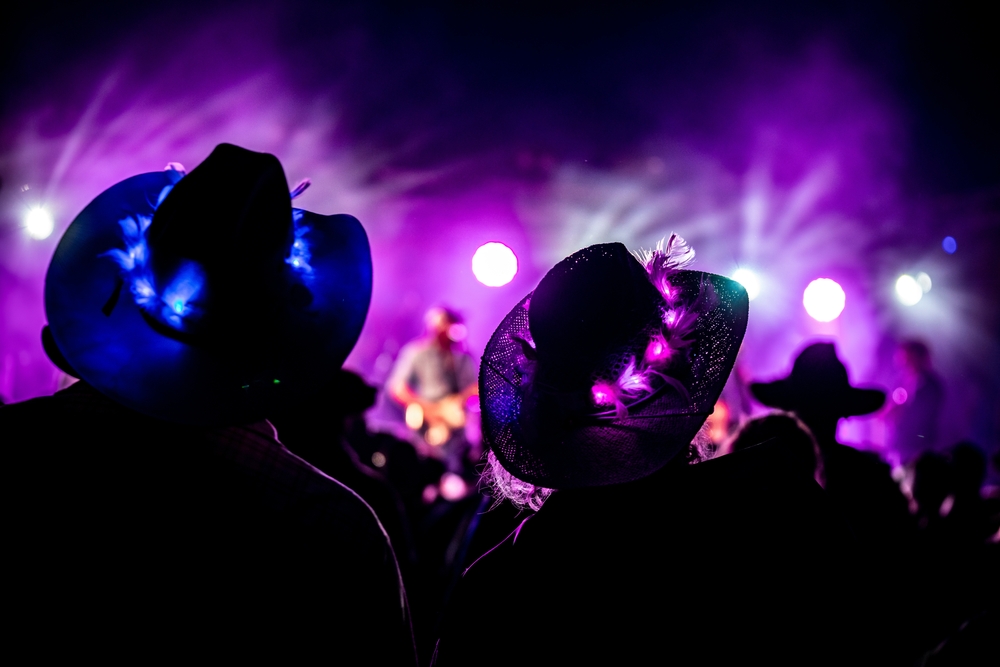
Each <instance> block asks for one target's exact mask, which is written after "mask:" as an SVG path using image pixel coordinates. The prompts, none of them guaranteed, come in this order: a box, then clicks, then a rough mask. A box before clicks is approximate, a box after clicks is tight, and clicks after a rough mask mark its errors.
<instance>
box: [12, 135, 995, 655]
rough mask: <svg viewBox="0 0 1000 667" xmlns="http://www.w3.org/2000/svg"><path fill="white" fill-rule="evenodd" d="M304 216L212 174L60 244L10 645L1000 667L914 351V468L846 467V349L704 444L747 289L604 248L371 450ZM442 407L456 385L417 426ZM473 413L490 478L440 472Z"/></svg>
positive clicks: (448, 344)
mask: <svg viewBox="0 0 1000 667" xmlns="http://www.w3.org/2000/svg"><path fill="white" fill-rule="evenodd" d="M298 191H300V189H298V188H296V190H295V191H293V193H292V195H293V197H294V195H295V194H296V192H298ZM219 201H222V202H225V204H224V205H218V204H217V203H213V202H219ZM289 201H290V200H289V193H288V188H287V184H286V182H285V179H284V173H283V171H282V168H281V165H280V163H278V161H277V159H276V158H274V157H273V156H269V155H265V154H260V153H252V152H250V151H246V150H244V149H241V148H238V147H235V146H229V145H222V146H219V147H218V148H217V149H216V150H215V151H214V152H213V153H212V155H211V156H209V158H208V159H206V160H205V162H203V163H202V164H201V165H199V166H198V167H197V168H196V169H195V170H193V171H192V172H191V173H189V174H185V172H183V170H182V168H180V167H179V165H171V166H169V167H168V169H167V170H166V171H165V172H163V173H162V174H143V175H140V176H136V177H133V178H132V179H128V180H126V181H124V182H122V183H120V184H118V185H116V186H114V187H112V188H111V189H109V190H108V191H106V192H105V193H103V194H101V195H100V196H99V197H98V198H97V199H95V201H94V202H93V203H92V204H91V205H90V206H89V207H88V208H87V209H85V211H84V212H83V213H81V214H80V216H78V218H77V219H76V220H75V221H74V223H73V225H71V227H70V228H69V230H68V231H67V233H66V235H65V237H64V239H63V242H62V243H61V244H60V246H59V249H58V250H57V252H56V255H55V257H54V259H53V262H52V266H51V267H50V271H49V275H48V278H47V292H46V312H47V315H48V319H49V326H47V327H46V328H45V329H44V331H43V334H42V336H43V343H44V345H45V349H46V352H47V353H48V355H49V357H50V358H51V359H52V361H53V363H55V364H56V365H57V366H58V367H59V368H60V369H62V370H63V371H64V372H65V373H66V375H67V376H71V377H74V378H79V381H78V382H76V383H75V384H72V385H71V386H69V387H68V388H66V389H63V390H61V391H59V392H57V393H56V394H55V395H53V396H49V397H42V398H37V399H32V400H29V401H26V402H22V403H18V404H12V405H4V406H2V407H0V428H2V432H3V433H4V442H5V444H6V445H7V448H6V450H7V452H8V454H9V456H10V457H12V461H11V462H10V463H9V464H8V480H7V484H6V487H7V489H8V502H7V503H6V507H7V508H8V509H7V517H6V519H7V521H6V525H7V526H8V527H9V531H10V532H9V537H8V545H9V550H10V554H11V556H10V559H9V560H8V563H9V565H8V568H9V570H8V572H9V573H10V575H9V580H8V586H7V596H6V599H7V600H8V604H9V610H10V614H9V616H8V618H9V619H11V620H9V624H10V628H11V633H12V636H13V637H14V638H15V639H14V640H13V642H14V643H15V644H16V645H17V646H20V647H21V648H25V649H27V648H30V650H31V651H32V654H33V655H38V656H45V657H52V658H54V659H57V660H65V659H67V658H69V659H72V658H78V657H79V656H81V655H94V656H97V655H101V656H113V658H112V659H132V660H136V659H138V660H145V659H147V658H146V656H150V655H157V656H159V655H163V656H170V657H173V658H179V659H189V658H190V656H191V655H193V652H194V651H197V652H198V654H199V655H207V656H213V657H215V656H218V657H220V658H224V659H233V658H234V657H236V658H238V659H240V658H249V659H255V658H256V659H263V658H267V659H273V660H277V661H280V662H282V663H289V664H292V663H297V662H305V661H307V660H309V661H313V660H317V659H330V660H333V661H334V662H341V663H344V664H379V665H396V664H399V665H404V664H406V665H415V664H420V665H471V664H475V665H491V664H497V665H500V664H504V665H506V664H509V663H511V662H512V661H514V662H517V663H519V664H578V663H580V664H582V663H587V664H628V665H631V664H647V663H652V662H665V663H677V664H720V665H721V664H736V663H741V664H742V663H749V662H756V661H761V662H763V663H767V664H829V665H843V664H849V663H860V664H873V665H931V666H947V665H979V664H997V662H996V661H997V660H1000V653H998V650H997V641H996V640H997V637H998V636H1000V634H998V632H1000V631H998V615H997V600H998V599H1000V590H998V580H997V573H998V571H1000V567H997V565H998V563H1000V559H998V558H997V555H998V550H1000V494H998V493H997V490H996V489H995V488H984V487H983V484H984V481H985V479H986V475H987V470H988V466H989V465H993V466H998V465H1000V461H998V457H997V456H996V455H994V456H993V458H992V460H991V461H988V460H987V455H986V453H985V452H984V450H983V449H982V448H981V447H980V446H979V445H977V444H976V443H972V442H967V441H964V442H959V443H957V444H954V445H953V446H950V447H948V446H944V444H945V443H941V442H939V441H938V440H939V437H940V432H939V430H938V425H937V421H938V420H939V419H940V417H941V415H940V411H941V405H942V401H943V392H944V388H943V384H942V382H941V380H940V378H939V377H938V376H937V374H936V373H935V372H934V371H933V369H932V368H931V364H930V351H929V348H928V347H927V346H926V345H925V344H923V343H919V342H917V341H905V342H904V343H903V344H902V346H901V348H900V350H901V351H900V356H899V360H900V364H901V367H902V368H903V372H904V376H905V382H906V391H907V392H908V395H909V397H910V400H909V401H908V402H906V401H904V402H902V403H898V402H897V409H894V410H893V411H892V413H891V417H892V419H893V420H895V424H896V426H895V438H896V442H897V443H898V447H897V449H898V451H900V452H902V460H901V462H900V463H901V465H899V466H897V467H896V469H893V468H891V467H890V465H889V464H888V463H886V462H885V461H883V460H882V459H881V458H880V457H879V456H878V455H877V454H873V453H871V452H865V451H861V450H859V449H857V448H855V447H852V446H850V445H849V444H845V443H841V442H838V440H837V426H838V423H839V421H840V420H841V419H843V418H846V417H851V416H862V415H868V414H872V413H875V412H876V411H879V410H881V409H882V408H883V404H884V403H885V399H886V395H885V393H884V392H883V391H881V390H880V389H877V388H871V387H868V388H864V387H856V386H854V385H852V384H851V383H850V381H849V380H848V373H847V368H846V367H845V365H844V364H843V362H842V361H841V360H840V359H839V358H838V355H837V350H836V347H835V345H834V344H833V343H831V342H816V343H812V344H810V345H808V346H806V347H805V348H804V349H802V350H801V351H800V352H799V353H798V354H797V356H796V357H795V359H794V363H793V364H792V370H791V372H790V374H789V375H788V376H787V377H784V378H780V379H777V380H772V381H769V382H756V383H751V384H750V385H749V393H750V395H752V396H753V399H754V401H756V403H755V404H754V406H753V407H754V409H755V410H756V412H757V413H758V415H757V416H755V417H753V418H749V419H744V420H742V421H741V422H739V423H736V424H734V425H733V428H732V429H731V433H728V434H726V437H725V438H724V439H723V440H722V441H721V442H718V443H714V444H713V443H712V442H710V440H709V438H710V436H709V434H708V431H707V430H706V427H705V426H704V424H705V423H706V420H707V419H708V418H709V416H710V415H712V414H713V412H714V411H715V410H716V404H717V401H718V400H719V398H720V396H722V395H724V391H729V392H732V391H736V393H741V390H740V388H737V389H736V390H733V389H728V390H727V389H726V386H727V380H728V382H729V384H730V386H731V385H732V383H733V380H732V379H730V378H732V377H734V376H735V374H734V373H733V372H732V371H733V367H734V364H735V360H736V355H737V353H738V352H739V349H740V345H741V343H742V339H743V333H744V330H745V327H746V322H747V317H748V301H747V296H746V293H745V291H744V290H743V288H742V287H741V286H739V285H738V284H737V283H735V282H733V281H731V280H728V279H726V278H723V277H720V276H714V275H711V274H707V273H701V272H697V271H692V270H690V269H688V268H687V264H688V262H689V261H690V259H691V256H692V255H693V253H691V252H690V249H688V248H687V246H686V245H685V244H684V242H683V240H681V239H679V238H678V237H676V236H671V237H670V239H669V241H667V243H666V245H663V246H660V247H658V248H657V249H656V250H654V251H650V252H647V253H640V254H639V255H638V259H637V258H636V256H633V255H632V254H631V253H630V252H629V251H628V250H627V249H625V248H624V246H622V245H620V244H602V245H596V246H591V247H590V248H586V249H583V250H581V251H579V252H578V253H575V254H574V255H572V256H571V257H569V258H567V259H566V260H564V261H563V262H560V263H559V264H557V265H556V266H555V267H553V268H552V270H551V271H549V272H548V274H547V275H546V276H545V278H544V279H543V280H542V281H541V282H540V283H539V285H538V287H537V288H536V289H535V290H534V291H533V292H532V293H531V294H529V295H528V296H527V297H525V299H524V300H522V301H521V302H520V303H518V304H517V306H515V308H514V309H513V310H512V311H511V312H510V313H509V314H508V315H507V316H506V317H505V318H504V319H503V320H502V322H500V323H499V325H498V327H497V329H496V332H495V333H494V335H493V337H492V339H491V340H490V343H489V345H487V347H486V351H485V353H484V355H483V359H482V362H481V367H480V374H479V383H478V386H476V385H475V383H474V382H473V380H472V379H470V378H472V377H474V373H473V372H472V371H471V370H470V369H469V368H466V367H465V366H467V365H468V364H469V363H470V362H469V361H468V359H467V358H466V357H467V356H468V355H466V354H465V353H464V352H461V353H460V352H457V351H454V352H453V344H454V342H455V341H456V340H458V338H457V334H456V333H455V331H456V330H455V329H449V327H453V326H454V325H456V324H460V322H461V320H460V317H459V316H458V315H457V314H455V313H452V312H451V311H449V310H446V309H439V312H438V315H440V317H438V316H435V317H436V319H434V318H432V319H429V320H428V326H429V327H430V329H429V330H430V331H431V333H430V334H429V336H430V338H428V340H429V341H430V342H424V343H421V346H422V347H421V346H411V347H410V348H407V349H408V352H407V355H408V356H407V359H406V360H404V362H401V363H400V364H399V365H398V366H397V371H396V372H394V373H393V377H392V380H391V382H390V385H391V386H389V387H388V389H387V391H389V392H390V393H391V394H392V396H393V398H394V399H396V400H397V401H399V402H400V403H401V404H403V405H406V406H409V405H410V404H415V405H419V406H420V407H421V414H423V415H425V417H426V419H425V420H424V421H422V422H420V423H418V424H416V426H415V427H414V432H415V436H414V438H412V439H404V438H400V437H397V435H393V434H388V433H382V432H372V431H371V430H369V427H368V425H367V423H366V420H365V413H366V411H367V410H368V409H369V408H371V407H372V405H374V403H375V401H376V396H377V393H378V389H377V388H376V387H373V386H371V385H369V384H368V383H366V382H365V380H364V379H363V378H362V377H361V376H359V375H357V374H355V373H352V372H349V371H346V370H343V369H341V365H342V363H343V360H344V358H345V357H346V355H347V352H349V351H350V349H351V347H353V345H354V343H355V341H356V340H357V337H358V335H359V334H360V327H361V324H362V323H363V321H364V318H365V313H366V312H367V308H368V300H369V299H370V290H371V258H370V253H369V250H368V245H367V239H366V237H365V236H364V231H363V229H362V228H361V226H360V224H358V221H356V220H354V219H353V218H351V217H350V216H318V215H315V214H312V213H309V212H308V211H302V210H300V209H294V208H291V207H290V205H289ZM122 210H126V211H131V212H132V215H133V216H134V217H132V218H126V220H122V219H121V218H122V216H121V211H122ZM206 211H207V213H206ZM127 220H132V222H131V223H127ZM196 223H197V224H196ZM130 225H131V226H130ZM449 331H451V333H449ZM459 333H460V332H459ZM449 336H451V338H448V337H449ZM434 341H438V342H437V343H435V342H434ZM418 348H419V349H418ZM454 349H455V350H457V348H454ZM420 354H422V355H424V356H423V357H419V358H417V357H418V355H420ZM428 355H430V356H434V357H435V358H438V357H440V359H441V360H443V361H439V362H434V363H440V364H443V366H441V367H442V368H446V369H447V368H451V369H452V374H451V375H450V376H448V375H440V373H439V370H440V369H439V368H437V367H434V366H433V364H432V362H431V361H428V359H429V358H430V356H428ZM435 355H436V356H435ZM425 357H426V358H425ZM448 364H451V366H448ZM456 364H458V365H459V366H461V369H460V370H461V372H458V371H455V368H456V366H455V365H456ZM434 373H438V374H439V375H440V377H443V378H445V379H446V380H447V382H444V383H443V384H442V388H441V389H440V391H437V393H434V392H431V391H430V390H427V389H426V387H424V389H423V391H424V392H425V393H424V394H421V393H420V392H421V387H420V386H418V383H419V382H420V381H418V380H417V379H415V378H417V376H418V375H420V374H423V375H424V376H427V377H431V376H434ZM428 374H430V375H428ZM434 377H437V376H434ZM449 378H450V379H449ZM439 379H440V378H439ZM423 382H430V381H428V380H423ZM442 382H443V381H442ZM439 384H441V382H439ZM445 385H447V386H445ZM435 391H436V390H435ZM477 393H478V395H479V405H480V406H481V410H482V420H483V427H482V428H483V432H482V435H483V449H484V452H485V453H483V454H482V455H481V456H479V454H480V452H479V450H478V449H477V448H475V447H472V446H471V445H470V444H469V443H468V442H466V441H464V440H461V438H458V439H447V438H446V439H443V440H441V441H440V442H438V443H437V444H436V445H435V444H434V442H435V439H436V438H437V436H436V435H434V434H433V433H431V429H433V428H435V427H436V422H434V420H433V419H432V418H431V416H432V414H433V411H434V410H436V409H437V408H435V407H434V404H433V402H434V401H438V400H440V399H442V398H443V397H448V396H457V397H459V398H460V399H461V401H463V402H465V401H468V400H474V397H475V396H476V395H477ZM747 400H748V401H749V398H747ZM898 405H902V407H901V408H899V407H898ZM904 408H905V409H904ZM768 410H770V412H769V411H768ZM428 434H430V435H428ZM452 437H453V436H449V438H452ZM420 438H423V442H424V443H425V444H426V443H431V448H430V449H428V447H427V446H424V445H422V444H420ZM448 443H451V444H448ZM984 444H987V445H994V446H995V443H984ZM436 446H441V447H442V448H441V449H438V450H435V449H433V447H436ZM477 446H478V445H477ZM470 449H471V450H472V451H473V455H472V456H469V455H468V452H469V451H470ZM441 452H444V453H443V454H442V453H441ZM998 472H1000V471H998ZM480 474H481V475H482V477H483V482H482V483H481V484H477V483H476V479H477V477H478V476H479V475H480Z"/></svg>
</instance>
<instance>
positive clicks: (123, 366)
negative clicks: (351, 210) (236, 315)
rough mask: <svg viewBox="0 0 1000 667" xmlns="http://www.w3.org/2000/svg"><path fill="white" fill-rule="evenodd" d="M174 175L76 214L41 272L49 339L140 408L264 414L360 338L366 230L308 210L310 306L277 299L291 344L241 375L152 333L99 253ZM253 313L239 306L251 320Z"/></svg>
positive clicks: (144, 181)
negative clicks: (266, 370)
mask: <svg viewBox="0 0 1000 667" xmlns="http://www.w3.org/2000/svg"><path fill="white" fill-rule="evenodd" d="M181 178H182V174H180V173H179V172H177V171H173V170H165V171H163V172H153V173H146V174H140V175H137V176H133V177H131V178H129V179H126V180H124V181H122V182H120V183H118V184H116V185H114V186H112V187H111V188H109V189H108V190H106V191H105V192H103V193H102V194H101V195H99V196H98V197H97V198H96V199H95V200H94V201H93V202H91V203H90V204H89V205H88V206H87V207H86V208H85V209H84V210H83V211H82V212H81V213H80V214H79V215H78V216H77V217H76V218H75V219H74V220H73V222H72V224H71V225H70V226H69V228H68V229H67V230H66V233H65V234H64V235H63V238H62V240H61V241H60V242H59V245H58V247H57V248H56V252H55V255H54V256H53V259H52V262H51V264H50V266H49V270H48V273H47V275H46V281H45V310H46V314H47V317H48V321H49V327H50V330H51V334H52V339H53V340H54V342H55V343H56V345H57V347H58V350H59V352H61V353H62V355H63V357H64V358H65V359H66V360H67V361H68V363H69V364H70V365H71V366H72V368H73V369H74V370H75V371H76V372H77V373H78V374H79V376H80V379H82V380H85V381H86V382H88V383H89V384H91V385H92V386H94V387H95V388H96V389H98V390H99V391H101V392H102V393H103V394H105V395H106V396H108V397H109V398H111V399H112V400H114V401H116V402H117V403H119V404H121V405H124V406H126V407H128V408H131V409H133V410H136V411H137V412H141V413H143V414H147V415H149V416H152V417H156V418H159V419H164V420H167V421H172V422H181V423H189V424H198V425H207V426H215V425H228V424H240V423H248V422H252V421H255V420H259V419H261V418H263V416H264V415H265V413H266V412H267V411H268V410H270V409H272V408H273V407H275V406H276V405H281V404H282V403H284V402H287V401H292V400H296V398H297V397H300V396H303V395H305V394H307V393H309V392H310V391H313V390H314V389H315V388H317V387H318V386H321V385H322V384H323V383H324V382H325V381H327V380H328V378H329V377H330V376H331V375H332V374H333V373H334V372H336V370H337V369H338V368H339V367H340V366H341V364H342V363H343V361H344V359H345V358H346V357H347V354H348V353H349V352H350V350H351V349H352V347H353V346H354V343H355V342H356V341H357V338H358V336H359V335H360V332H361V327H362V325H363V324H364V320H365V317H366V316H367V312H368V306H369V303H370V299H371V285H372V265H371V253H370V249H369V245H368V238H367V235H366V234H365V231H364V229H363V228H362V227H361V224H360V223H359V222H358V221H357V220H356V219H355V218H353V217H351V216H348V215H334V216H322V215H317V214H314V213H309V212H303V220H302V223H303V224H305V225H308V226H309V228H310V235H309V243H310V251H311V253H312V257H311V259H310V264H311V266H312V270H313V273H312V276H311V280H310V283H309V287H308V288H309V292H310V301H311V303H309V304H308V307H301V306H300V307H294V306H293V305H292V304H287V305H285V304H280V305H279V307H278V310H277V312H279V313H281V314H282V318H281V319H282V322H281V325H280V326H281V329H282V335H283V339H284V340H285V341H286V342H287V344H285V345H284V346H283V349H282V350H280V351H279V353H278V355H277V358H278V360H279V361H278V366H277V367H276V369H275V371H274V373H272V374H273V376H274V377H268V378H266V379H261V378H255V379H253V380H252V381H248V377H250V374H248V372H247V369H246V368H243V367H241V366H240V364H239V363H233V361H231V360H229V361H226V360H224V359H223V358H222V355H219V354H217V353H215V352H213V350H212V349H209V348H206V347H202V346H199V345H196V344H191V343H188V342H182V341H181V340H178V339H175V338H173V337H169V336H166V335H163V334H162V333H160V332H158V331H156V330H154V328H153V327H152V326H150V324H149V322H148V319H147V318H145V317H144V316H143V311H142V308H141V307H140V306H138V305H137V304H136V302H135V299H134V298H133V297H132V294H131V293H130V292H129V287H128V286H127V285H125V286H124V287H121V286H120V283H121V281H120V277H119V276H120V272H119V267H118V266H117V265H116V264H115V262H113V261H111V260H110V259H109V258H108V257H106V256H104V255H106V253H107V252H108V251H109V250H110V249H113V248H118V247H120V246H121V244H122V240H121V228H120V226H119V221H120V220H122V219H124V218H126V217H129V216H139V215H142V216H152V215H153V213H154V211H155V208H156V203H157V202H158V201H159V199H160V197H161V193H163V192H164V188H167V187H168V186H172V185H174V184H175V183H177V182H178V181H179V180H180V179H181ZM289 270H290V269H289ZM116 289H120V293H118V297H117V301H113V300H114V298H115V297H114V296H113V295H114V294H115V293H116ZM112 302H113V307H111V308H109V307H108V305H109V303H112ZM268 312H274V311H273V309H271V310H269V311H268ZM105 313H107V314H105ZM253 320H254V314H253V313H246V326H247V327H252V326H254V322H253Z"/></svg>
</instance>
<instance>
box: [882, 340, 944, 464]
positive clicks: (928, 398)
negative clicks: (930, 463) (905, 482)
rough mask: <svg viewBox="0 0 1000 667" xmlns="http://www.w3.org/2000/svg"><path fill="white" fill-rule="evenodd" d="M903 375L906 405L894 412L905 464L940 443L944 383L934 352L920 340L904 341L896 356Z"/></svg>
mask: <svg viewBox="0 0 1000 667" xmlns="http://www.w3.org/2000/svg"><path fill="white" fill-rule="evenodd" d="M896 363H897V365H898V366H899V367H900V369H901V371H902V375H903V387H902V388H903V390H904V391H905V392H906V394H905V400H904V401H903V403H901V404H898V405H896V406H895V407H894V408H893V410H892V415H893V418H894V422H895V438H894V443H893V446H894V448H895V449H896V452H897V453H898V455H899V457H900V460H901V461H902V462H903V463H906V462H908V461H912V460H913V459H915V458H916V457H917V456H919V455H920V453H921V452H924V451H928V450H933V449H934V448H935V447H937V445H938V444H939V443H938V426H939V421H940V419H941V410H942V408H943V407H944V383H943V382H942V381H941V377H940V376H939V375H938V374H937V373H936V372H935V371H934V369H933V367H932V365H931V352H930V349H929V348H928V347H927V345H926V344H925V343H923V342H921V341H917V340H907V341H904V342H903V343H902V344H900V346H899V350H898V351H897V353H896Z"/></svg>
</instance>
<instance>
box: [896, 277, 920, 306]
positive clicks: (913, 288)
mask: <svg viewBox="0 0 1000 667" xmlns="http://www.w3.org/2000/svg"><path fill="white" fill-rule="evenodd" d="M896 298H897V299H899V302H900V303H901V304H903V305H904V306H915V305H916V304H917V303H918V302H919V301H920V300H921V299H922V298H924V290H923V288H922V287H921V286H920V283H919V282H917V279H916V278H914V277H913V276H911V275H907V274H903V275H901V276H900V277H899V278H897V279H896Z"/></svg>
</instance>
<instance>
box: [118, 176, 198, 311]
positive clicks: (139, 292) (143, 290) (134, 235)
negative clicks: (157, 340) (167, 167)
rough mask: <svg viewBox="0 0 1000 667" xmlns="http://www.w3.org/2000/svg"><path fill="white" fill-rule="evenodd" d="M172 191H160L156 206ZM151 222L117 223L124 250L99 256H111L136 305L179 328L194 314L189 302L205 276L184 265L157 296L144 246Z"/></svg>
mask: <svg viewBox="0 0 1000 667" xmlns="http://www.w3.org/2000/svg"><path fill="white" fill-rule="evenodd" d="M172 189H173V186H172V185H168V186H167V187H165V188H163V190H161V191H160V195H159V197H157V199H156V206H159V205H160V204H161V203H163V200H164V199H166V197H167V195H168V194H170V190H172ZM154 210H155V209H154ZM152 222H153V218H152V216H148V215H135V216H129V217H127V218H124V219H122V220H119V221H118V225H119V226H120V227H121V229H122V240H124V241H125V249H124V250H120V249H118V248H112V249H111V250H109V251H107V252H105V253H102V254H101V255H100V256H101V257H110V258H111V259H113V260H114V261H115V262H116V263H117V264H118V266H119V268H120V269H121V277H122V280H123V281H125V282H126V283H127V284H128V286H129V291H130V292H131V293H132V296H133V298H134V299H135V303H136V305H138V306H139V307H140V308H142V309H144V310H146V311H147V312H149V313H150V314H152V315H154V316H157V317H158V318H159V319H161V320H163V321H165V322H166V323H167V324H169V325H171V326H173V327H175V328H180V327H181V326H182V325H183V318H185V317H187V316H189V315H191V313H192V312H193V311H194V308H193V307H192V306H191V303H190V302H191V301H192V300H193V299H194V298H195V297H196V296H197V295H198V293H199V292H201V289H202V287H203V286H204V284H205V274H204V272H203V271H202V270H201V267H200V266H198V265H197V264H196V263H195V262H190V261H188V262H184V263H183V264H181V266H180V268H179V269H178V271H177V274H176V275H175V276H174V278H173V279H172V280H171V281H170V284H168V285H167V287H166V289H164V290H163V294H162V296H161V295H160V294H158V293H157V291H156V287H155V284H156V283H155V281H154V280H153V274H152V271H151V270H150V267H149V247H148V246H147V245H146V230H148V229H149V225H150V224H151V223H152Z"/></svg>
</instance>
